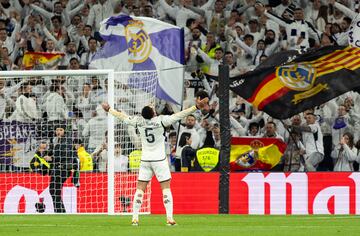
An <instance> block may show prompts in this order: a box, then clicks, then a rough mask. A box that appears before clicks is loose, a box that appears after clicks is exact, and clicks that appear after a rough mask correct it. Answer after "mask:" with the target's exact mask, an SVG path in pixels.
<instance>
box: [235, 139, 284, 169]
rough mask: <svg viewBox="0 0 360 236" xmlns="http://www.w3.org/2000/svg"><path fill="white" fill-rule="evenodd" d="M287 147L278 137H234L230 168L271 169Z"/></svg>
mask: <svg viewBox="0 0 360 236" xmlns="http://www.w3.org/2000/svg"><path fill="white" fill-rule="evenodd" d="M285 149H286V144H285V143H284V142H283V141H282V140H280V139H277V138H254V137H242V138H232V139H231V152H230V170H231V171H236V170H270V169H272V168H273V167H274V166H275V165H276V164H278V163H279V161H280V158H281V156H282V155H283V153H284V152H285Z"/></svg>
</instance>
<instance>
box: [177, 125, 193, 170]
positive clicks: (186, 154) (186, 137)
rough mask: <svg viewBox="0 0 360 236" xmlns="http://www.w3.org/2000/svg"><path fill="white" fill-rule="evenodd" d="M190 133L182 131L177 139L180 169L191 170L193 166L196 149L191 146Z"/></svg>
mask: <svg viewBox="0 0 360 236" xmlns="http://www.w3.org/2000/svg"><path fill="white" fill-rule="evenodd" d="M191 142H192V141H191V133H188V132H184V133H182V134H181V137H180V140H179V147H180V148H182V150H181V169H182V170H187V171H191V169H192V168H193V167H194V161H195V157H196V150H194V149H193V148H192V147H191Z"/></svg>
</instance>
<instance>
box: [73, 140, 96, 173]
mask: <svg viewBox="0 0 360 236" xmlns="http://www.w3.org/2000/svg"><path fill="white" fill-rule="evenodd" d="M77 156H78V158H79V160H80V171H88V172H91V171H93V169H94V166H93V159H92V156H91V155H90V154H89V153H88V152H87V151H86V150H85V147H84V146H82V145H81V144H80V145H79V146H78V148H77Z"/></svg>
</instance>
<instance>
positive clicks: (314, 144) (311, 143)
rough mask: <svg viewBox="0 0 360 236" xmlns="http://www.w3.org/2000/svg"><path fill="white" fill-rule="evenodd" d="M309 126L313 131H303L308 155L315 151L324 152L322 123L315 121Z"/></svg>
mask: <svg viewBox="0 0 360 236" xmlns="http://www.w3.org/2000/svg"><path fill="white" fill-rule="evenodd" d="M308 126H309V127H310V129H311V132H302V139H303V143H304V146H305V149H306V155H310V154H312V153H314V152H320V153H321V154H324V144H323V134H322V132H321V128H320V125H319V124H318V123H315V124H311V125H308ZM315 139H316V140H315Z"/></svg>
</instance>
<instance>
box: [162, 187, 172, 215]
mask: <svg viewBox="0 0 360 236" xmlns="http://www.w3.org/2000/svg"><path fill="white" fill-rule="evenodd" d="M163 202H164V207H165V210H166V217H167V219H168V220H171V221H173V220H174V219H173V197H172V194H171V190H170V189H169V188H166V189H164V190H163Z"/></svg>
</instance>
